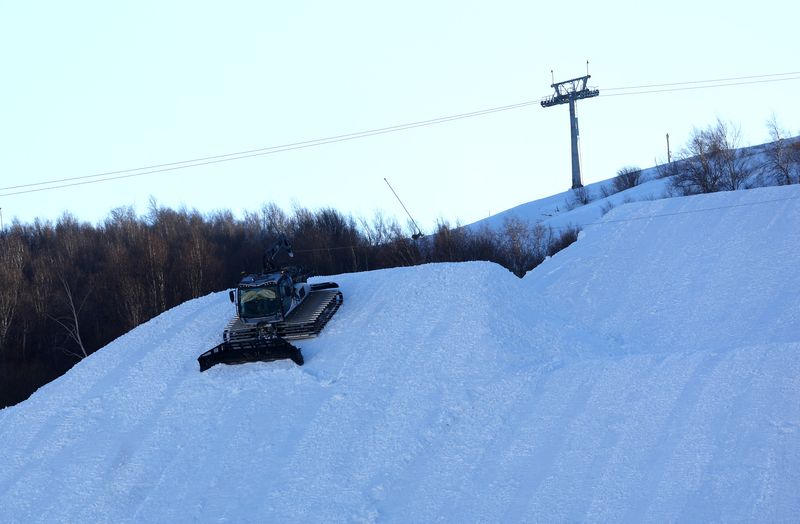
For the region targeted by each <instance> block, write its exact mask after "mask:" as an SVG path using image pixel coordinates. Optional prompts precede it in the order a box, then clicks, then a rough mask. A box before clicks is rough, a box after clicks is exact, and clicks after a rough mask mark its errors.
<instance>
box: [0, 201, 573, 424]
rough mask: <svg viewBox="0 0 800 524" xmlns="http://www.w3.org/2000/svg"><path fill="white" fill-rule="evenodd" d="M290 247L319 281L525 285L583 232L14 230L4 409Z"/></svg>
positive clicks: (252, 224) (296, 227) (116, 226)
mask: <svg viewBox="0 0 800 524" xmlns="http://www.w3.org/2000/svg"><path fill="white" fill-rule="evenodd" d="M280 235H286V237H288V238H289V239H290V240H291V241H292V244H293V248H294V253H295V258H294V259H293V264H295V265H298V266H300V267H302V268H304V269H305V270H307V271H310V272H311V273H312V274H317V275H333V274H340V273H348V272H356V271H367V270H373V269H381V268H388V267H397V266H409V265H416V264H421V263H427V262H455V261H466V260H490V261H494V262H497V263H499V264H501V265H503V266H505V267H506V268H508V269H509V270H511V271H513V272H514V273H515V274H517V275H519V276H522V275H524V274H525V272H526V271H528V270H530V269H531V268H533V267H534V266H536V265H538V264H539V263H540V262H541V261H542V260H544V258H545V257H546V256H548V255H551V254H553V253H554V252H556V251H558V250H560V249H561V248H563V247H564V246H566V245H568V244H569V243H571V242H572V241H574V240H575V238H576V236H577V230H575V229H572V228H569V229H567V230H563V231H553V230H551V229H548V228H544V227H542V226H530V225H527V224H524V223H522V222H521V221H518V220H516V221H515V220H510V221H507V222H506V224H505V227H504V229H503V231H501V232H499V233H496V232H491V231H488V230H485V231H482V232H478V233H475V232H473V231H472V230H470V229H468V228H463V227H457V226H451V225H449V224H447V223H440V224H438V226H437V228H436V230H435V232H433V233H432V234H430V235H428V236H425V237H421V238H417V239H415V238H413V235H411V233H410V232H409V231H407V230H406V229H405V228H404V227H403V226H401V225H400V224H398V223H397V222H396V221H393V220H388V219H386V218H385V217H383V216H382V215H380V214H377V215H376V216H375V218H374V219H373V220H371V221H367V220H364V219H356V218H354V217H352V216H347V215H344V214H342V213H340V212H339V211H337V210H335V209H320V210H314V211H311V210H308V209H305V208H301V207H297V208H295V209H294V210H293V211H292V212H291V213H286V212H284V211H283V210H282V209H280V208H279V207H278V206H276V205H274V204H266V205H264V206H263V207H262V208H261V209H260V210H258V211H256V212H250V213H246V214H245V217H244V218H243V219H237V218H235V217H234V216H233V214H232V213H231V212H228V211H224V212H216V213H211V214H202V213H200V212H198V211H195V210H186V209H181V210H174V209H169V208H165V207H159V206H157V205H155V203H151V207H150V210H149V212H148V213H147V214H146V215H145V216H138V215H137V214H136V213H135V212H134V210H133V209H132V208H121V209H116V210H114V211H112V212H111V213H110V214H109V216H108V217H107V218H106V219H105V220H104V221H103V222H102V223H101V224H99V225H92V224H89V223H85V222H81V221H79V220H78V219H76V218H75V217H73V216H71V215H69V214H65V215H63V216H62V217H61V218H60V219H58V220H57V221H55V222H54V223H53V222H47V221H35V222H34V223H33V224H22V223H18V222H15V223H14V224H12V226H11V227H10V228H7V229H6V230H5V231H3V232H2V233H0V408H2V407H5V406H8V405H12V404H15V403H17V402H20V401H22V400H24V399H25V398H27V397H28V396H30V394H31V393H32V392H33V391H35V390H36V389H37V388H38V387H40V386H42V385H43V384H46V383H47V382H49V381H51V380H53V379H54V378H56V377H58V376H60V375H62V374H63V373H64V372H66V371H67V370H68V369H69V368H70V367H71V366H73V365H74V364H75V363H76V362H78V361H79V360H81V359H82V358H85V357H87V356H88V355H90V354H91V353H92V352H94V351H96V350H98V349H99V348H102V347H103V346H105V345H106V344H108V343H109V342H111V341H112V340H114V339H115V338H117V337H119V336H120V335H122V334H124V333H126V332H128V331H130V330H131V329H133V328H135V327H136V326H138V325H139V324H141V323H143V322H146V321H147V320H149V319H151V318H153V317H155V316H156V315H158V314H160V313H162V312H163V311H166V310H167V309H170V308H172V307H174V306H176V305H178V304H181V303H182V302H185V301H186V300H190V299H192V298H196V297H199V296H203V295H206V294H208V293H211V292H214V291H220V290H224V289H228V288H231V287H234V286H236V284H237V283H238V281H239V279H240V278H241V276H242V275H243V274H244V273H252V272H257V271H259V270H260V269H261V261H262V255H263V253H264V250H265V249H266V248H268V247H270V246H271V245H272V243H273V242H274V240H275V239H277V238H278V237H279V236H280ZM231 314H233V311H231Z"/></svg>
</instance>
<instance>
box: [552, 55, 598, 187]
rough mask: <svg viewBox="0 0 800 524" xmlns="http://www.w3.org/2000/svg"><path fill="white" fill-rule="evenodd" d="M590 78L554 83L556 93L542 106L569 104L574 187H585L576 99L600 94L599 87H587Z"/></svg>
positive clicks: (584, 77)
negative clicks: (582, 174) (579, 146)
mask: <svg viewBox="0 0 800 524" xmlns="http://www.w3.org/2000/svg"><path fill="white" fill-rule="evenodd" d="M587 64H588V62H587ZM587 69H588V67H587ZM551 73H552V71H551ZM587 73H588V71H587ZM590 78H591V75H589V74H587V75H586V76H581V77H579V78H573V79H572V80H565V81H563V82H558V83H553V84H551V85H550V87H552V88H553V89H555V90H556V92H555V94H554V95H553V96H550V97H548V98H546V99H544V100H542V107H550V106H556V105H560V104H569V128H570V134H571V135H572V189H578V188H581V187H583V183H582V182H581V159H580V153H579V149H578V135H579V133H578V115H577V113H576V109H575V101H576V100H580V99H581V98H591V97H593V96H597V95H599V94H600V91H599V90H598V89H591V88H588V87H586V84H587V82H588V81H589V79H590Z"/></svg>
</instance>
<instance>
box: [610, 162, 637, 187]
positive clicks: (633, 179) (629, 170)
mask: <svg viewBox="0 0 800 524" xmlns="http://www.w3.org/2000/svg"><path fill="white" fill-rule="evenodd" d="M641 176H642V168H640V167H636V166H626V167H623V168H621V169H620V170H619V171H617V176H615V177H614V189H616V191H617V192H620V191H625V190H626V189H631V188H632V187H636V186H638V185H639V179H640V178H641Z"/></svg>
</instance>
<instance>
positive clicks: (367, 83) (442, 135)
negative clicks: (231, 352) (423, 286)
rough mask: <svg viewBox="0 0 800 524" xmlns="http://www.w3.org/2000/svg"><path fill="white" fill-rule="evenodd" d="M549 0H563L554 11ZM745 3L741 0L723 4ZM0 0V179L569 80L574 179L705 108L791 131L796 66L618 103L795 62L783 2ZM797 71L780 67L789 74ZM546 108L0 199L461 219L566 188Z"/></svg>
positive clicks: (532, 93) (555, 113)
mask: <svg viewBox="0 0 800 524" xmlns="http://www.w3.org/2000/svg"><path fill="white" fill-rule="evenodd" d="M567 5H570V6H574V7H572V8H571V9H570V8H568V7H567ZM742 5H744V4H742ZM747 5H748V7H738V5H737V4H734V3H731V2H718V1H714V2H697V1H691V2H690V1H674V2H632V1H628V2H608V3H598V2H571V3H565V2H558V3H556V2H548V3H541V4H539V3H534V2H530V1H493V2H468V1H446V2H445V1H442V2H434V1H404V2H393V3H389V2H367V1H362V2H354V1H340V2H321V1H304V2H300V1H297V2H274V1H271V2H255V1H251V2H225V3H222V2H198V1H191V2H165V1H137V2H122V1H119V2H99V1H98V2H87V1H76V2H70V3H64V2H55V1H51V2H45V1H29V2H5V3H4V5H3V6H2V7H0V53H2V57H1V58H2V60H0V63H2V67H3V74H2V78H3V81H2V84H0V94H2V96H1V97H0V100H1V101H2V102H0V103H1V104H2V106H1V107H2V109H1V110H0V122H1V123H0V138H1V139H2V144H3V145H2V154H1V155H0V187H9V186H14V185H18V184H26V183H32V182H38V181H44V180H51V179H59V178H68V177H77V176H83V175H92V174H95V173H101V172H107V171H115V170H123V169H129V168H136V167H142V166H147V165H153V164H161V163H167V162H175V161H182V160H188V159H193V158H198V157H206V156H212V155H219V154H225V153H233V152H238V151H244V150H250V149H257V148H263V147H269V146H274V145H280V144H286V143H292V142H298V141H304V140H311V139H317V138H324V137H328V136H333V135H340V134H345V133H351V132H357V131H363V130H367V129H374V128H380V127H385V126H392V125H397V124H403V123H407V122H413V121H418V120H427V119H431V118H436V117H441V116H447V115H452V114H459V113H466V112H470V111H476V110H481V109H486V108H491V107H496V106H503V105H508V104H515V103H519V102H525V101H529V100H536V99H538V98H540V97H542V96H545V95H548V94H550V93H551V91H552V89H551V88H550V83H551V78H550V70H551V69H554V70H555V78H556V80H557V81H558V80H566V79H568V78H571V77H575V76H580V75H583V74H584V73H585V61H586V60H587V59H588V60H590V73H591V74H592V80H591V84H592V85H595V86H597V87H599V89H600V92H601V96H600V97H598V98H594V99H590V100H585V101H581V102H579V103H578V112H579V117H580V128H581V152H582V160H583V174H584V182H585V183H591V182H594V181H597V180H602V179H605V178H609V177H611V176H613V175H614V173H615V172H616V170H617V169H618V168H620V167H622V166H624V165H629V164H635V165H639V166H641V167H649V166H652V165H653V164H654V162H655V160H656V159H657V158H658V159H663V158H664V157H665V156H666V151H665V134H666V133H669V134H670V138H671V142H672V146H673V151H677V150H678V149H680V147H681V146H682V145H683V144H684V143H685V141H686V139H687V138H688V136H689V133H690V132H691V130H692V128H693V127H705V126H707V125H709V124H711V123H712V122H713V121H714V120H715V119H716V118H717V117H720V118H722V119H724V120H729V121H732V122H734V123H736V124H738V125H740V126H741V129H742V134H743V140H744V142H745V143H746V144H756V143H761V142H764V141H766V139H767V131H766V126H765V121H766V120H767V119H768V118H769V117H770V116H771V115H772V114H773V113H775V114H776V115H777V116H778V119H779V121H780V122H781V123H782V124H783V125H784V126H785V127H787V128H789V129H790V130H791V131H793V132H794V133H798V132H800V104H799V103H798V97H797V93H798V91H799V90H800V80H793V81H783V82H774V83H763V84H751V85H744V86H737V87H725V88H717V89H702V90H691V91H674V92H668V93H659V94H645V95H634V96H615V97H610V96H603V95H604V94H611V93H612V92H614V91H609V92H606V93H604V88H614V87H628V86H636V85H646V84H661V83H671V82H684V81H696V80H707V79H717V78H728V77H742V76H751V75H766V74H772V73H786V72H794V71H800V59H798V56H799V55H798V52H797V47H798V39H797V21H798V19H800V16H798V15H800V8H798V7H797V3H796V2H792V1H788V0H786V1H764V2H759V3H748V4H747ZM794 77H800V75H794ZM570 169H571V168H570V156H569V128H568V112H567V107H566V106H558V107H552V108H547V109H544V108H541V107H540V106H538V105H532V106H528V107H525V108H521V109H515V110H512V111H507V112H502V113H495V114H491V115H487V116H481V117H476V118H470V119H464V120H458V121H454V122H449V123H444V124H440V125H436V126H429V127H423V128H418V129H412V130H407V131H402V132H398V133H390V134H385V135H380V136H373V137H369V138H363V139H359V140H353V141H348V142H341V143H337V144H330V145H324V146H321V147H315V148H307V149H300V150H296V151H290V152H284V153H279V154H274V155H268V156H260V157H255V158H250V159H246V160H238V161H234V162H226V163H220V164H215V165H212V166H206V167H197V168H191V169H185V170H178V171H171V172H166V173H161V174H154V175H147V176H142V177H135V178H130V179H125V180H118V181H114V182H105V183H99V184H92V185H84V186H78V187H73V188H65V189H58V190H53V191H45V192H37V193H31V194H23V195H11V196H2V195H3V194H5V193H8V192H12V191H13V190H5V191H0V208H2V213H3V218H4V221H5V222H6V224H8V223H9V222H10V221H11V219H12V217H14V216H16V217H18V218H19V219H21V220H23V221H26V222H27V221H32V220H33V218H34V217H37V216H38V217H41V218H49V219H54V218H57V217H58V216H59V215H60V214H61V213H62V212H63V211H65V210H68V211H70V212H71V213H73V214H74V215H76V216H77V217H79V218H81V219H84V220H88V221H92V222H96V221H98V220H101V219H102V218H104V217H105V216H106V215H107V214H108V212H109V211H110V210H111V209H112V208H114V207H118V206H123V205H134V206H135V207H136V209H137V211H138V212H140V213H144V212H146V210H147V205H148V199H149V198H150V196H153V197H155V198H156V200H157V201H158V202H159V203H162V204H165V205H169V206H173V207H178V206H181V205H186V206H187V207H190V208H198V209H200V210H201V211H209V210H213V209H232V210H234V211H235V212H237V214H240V213H241V211H242V210H244V209H250V210H255V209H257V208H258V207H260V205H261V204H262V203H264V202H268V201H274V202H276V203H278V204H279V205H281V206H282V207H284V208H286V209H289V208H290V207H291V205H292V203H293V202H296V203H298V204H300V205H303V206H306V207H310V208H318V207H323V206H332V207H336V208H338V209H339V210H341V211H343V212H345V213H353V214H355V215H359V216H365V217H371V216H372V214H373V213H374V211H375V210H377V209H382V210H383V211H385V212H386V213H387V214H388V215H390V216H396V217H398V219H401V220H405V217H404V214H403V211H402V208H400V206H399V204H398V203H397V202H396V200H394V196H393V195H392V194H391V191H390V190H389V188H388V187H386V184H385V183H384V181H383V178H384V177H386V178H388V179H389V181H390V182H391V183H392V185H393V186H394V188H395V190H396V191H397V192H398V194H399V195H400V196H401V197H402V198H403V200H404V201H405V203H406V206H407V207H408V208H409V210H410V211H411V212H412V214H413V215H414V216H415V218H416V219H417V222H418V223H419V224H420V226H422V228H423V230H430V228H431V227H432V226H433V224H434V222H435V220H436V219H437V218H440V217H441V218H445V219H448V220H450V221H451V222H454V221H456V220H460V221H461V222H464V223H468V222H472V221H475V220H478V219H481V218H483V217H485V216H487V215H488V214H490V213H491V214H494V213H497V212H499V211H502V210H504V209H507V208H510V207H513V206H515V205H517V204H520V203H524V202H528V201H531V200H534V199H537V198H541V197H543V196H547V195H551V194H554V193H557V192H560V191H563V190H565V189H567V188H569V186H570V184H571V178H570V177H571V175H570Z"/></svg>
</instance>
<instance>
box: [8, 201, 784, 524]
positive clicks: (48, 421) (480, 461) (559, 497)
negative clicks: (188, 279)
mask: <svg viewBox="0 0 800 524" xmlns="http://www.w3.org/2000/svg"><path fill="white" fill-rule="evenodd" d="M593 221H594V222H598V223H597V224H596V225H592V226H589V227H587V228H586V229H585V230H584V232H583V233H581V235H580V239H579V240H578V242H576V243H575V244H573V245H572V246H570V247H569V248H567V249H566V250H564V251H562V252H560V253H558V254H557V255H556V256H554V257H553V258H551V259H548V260H547V261H545V262H544V263H543V264H542V265H541V266H539V267H538V268H536V269H535V270H534V271H532V272H531V273H529V274H528V275H526V276H525V278H524V279H521V280H520V279H517V278H516V277H514V276H513V275H512V274H511V273H509V272H508V271H506V270H504V269H503V268H501V267H499V266H496V265H493V264H490V263H479V262H474V263H464V264H436V265H427V266H420V267H413V268H400V269H392V270H383V271H375V272H370V273H362V274H350V275H342V276H339V277H336V280H338V281H339V283H340V284H341V286H342V290H343V292H344V295H345V303H344V305H343V306H342V308H341V309H340V310H339V313H337V315H336V317H334V319H333V320H332V321H331V323H330V324H329V325H328V327H327V328H326V330H325V331H324V332H323V334H322V336H320V337H319V338H317V339H314V340H309V341H303V342H302V343H300V344H298V345H299V346H301V347H302V350H303V352H304V355H305V357H306V365H305V366H304V367H302V368H300V367H296V366H294V365H293V364H292V363H290V362H274V363H255V364H247V365H240V366H216V367H214V368H212V369H211V370H209V371H208V372H205V373H199V372H198V368H197V361H196V358H197V356H198V355H199V354H200V353H201V352H202V351H204V350H206V349H208V348H209V347H211V346H213V345H215V344H216V343H218V341H219V339H220V334H221V332H222V329H223V327H224V325H225V322H226V321H227V319H228V317H229V316H230V314H231V313H232V311H231V305H230V303H229V302H228V299H227V296H226V293H218V294H213V295H209V296H206V297H203V298H200V299H197V300H194V301H191V302H188V303H186V304H183V305H181V306H179V307H176V308H174V309H173V310H171V311H168V312H166V313H164V314H162V315H161V316H159V317H157V318H155V319H153V320H151V321H150V322H148V323H146V324H144V325H142V326H140V327H138V328H137V329H135V330H133V331H132V332H130V333H128V334H127V335H125V336H123V337H121V338H120V339H118V340H116V341H115V342H113V343H112V344H110V345H108V346H107V347H106V348H104V349H102V350H100V351H98V352H97V353H95V354H94V355H92V356H91V357H89V358H87V359H85V360H84V361H83V362H81V363H80V364H78V365H77V366H75V368H73V369H72V370H71V371H70V372H69V373H67V374H66V375H65V376H64V377H62V378H60V379H58V380H56V381H55V382H53V383H51V384H49V385H47V386H45V387H43V388H42V389H40V390H39V391H38V392H37V393H35V394H34V395H33V396H32V397H31V398H30V399H29V400H27V401H25V402H23V403H21V404H19V405H17V406H14V407H11V408H7V409H5V410H2V411H0V441H1V442H2V443H3V444H2V446H0V522H19V523H23V522H24V523H28V522H198V521H199V522H398V523H408V522H434V521H445V522H535V521H541V522H559V521H570V522H572V521H590V522H619V521H622V522H665V521H694V522H706V521H763V522H796V521H797V516H798V515H800V489H798V488H799V487H800V272H798V271H797V267H798V255H799V254H800V248H799V247H798V246H800V227H798V226H799V225H800V186H789V187H776V188H765V189H755V190H750V191H740V192H735V193H717V194H712V195H706V196H698V197H689V198H678V199H668V200H659V201H654V202H639V203H634V204H628V205H621V206H618V207H616V208H615V209H614V210H612V211H611V212H610V213H608V214H606V215H605V216H603V217H602V218H600V217H599V216H598V217H597V218H596V219H593Z"/></svg>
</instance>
